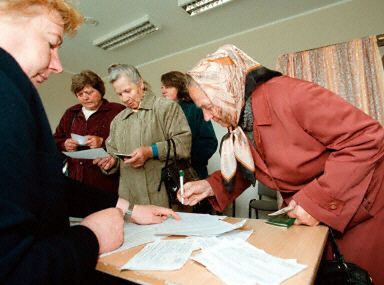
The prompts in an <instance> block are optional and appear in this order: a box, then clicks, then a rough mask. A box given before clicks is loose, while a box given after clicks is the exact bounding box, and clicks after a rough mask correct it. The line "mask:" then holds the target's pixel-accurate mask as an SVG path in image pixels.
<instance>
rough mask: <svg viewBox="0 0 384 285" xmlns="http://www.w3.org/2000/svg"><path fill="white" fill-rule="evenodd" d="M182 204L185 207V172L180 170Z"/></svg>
mask: <svg viewBox="0 0 384 285" xmlns="http://www.w3.org/2000/svg"><path fill="white" fill-rule="evenodd" d="M179 178H180V194H181V204H182V205H184V171H183V170H179Z"/></svg>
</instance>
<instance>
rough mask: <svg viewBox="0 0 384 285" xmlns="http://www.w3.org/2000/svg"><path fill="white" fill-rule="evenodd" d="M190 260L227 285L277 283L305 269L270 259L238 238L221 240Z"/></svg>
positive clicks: (294, 264) (283, 261) (301, 265)
mask: <svg viewBox="0 0 384 285" xmlns="http://www.w3.org/2000/svg"><path fill="white" fill-rule="evenodd" d="M191 259H193V260H195V261H197V262H199V263H201V264H203V265H204V266H205V267H206V268H207V269H208V270H209V271H211V272H212V273H213V274H215V275H216V276H217V277H218V278H220V279H221V280H222V281H223V282H225V283H226V284H229V285H238V284H242V285H247V284H259V285H264V284H268V285H271V284H280V283H282V282H283V281H284V280H286V279H288V278H290V277H292V276H293V275H295V274H297V273H298V272H300V271H301V270H303V269H304V268H306V267H307V266H306V265H303V264H299V263H297V262H296V260H292V259H283V258H279V257H275V256H272V255H270V254H268V253H266V252H265V251H263V250H260V249H257V248H256V247H254V246H252V245H250V244H249V243H247V242H245V241H243V240H239V239H236V240H227V239H221V240H219V242H218V243H217V244H216V245H214V246H212V247H208V248H205V249H203V250H202V253H201V254H199V255H197V256H193V257H191Z"/></svg>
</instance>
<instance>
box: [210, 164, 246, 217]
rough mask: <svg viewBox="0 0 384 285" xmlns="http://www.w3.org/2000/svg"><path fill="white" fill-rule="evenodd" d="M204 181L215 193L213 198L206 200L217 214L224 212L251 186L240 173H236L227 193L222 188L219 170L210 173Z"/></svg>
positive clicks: (222, 182)
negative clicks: (230, 188)
mask: <svg viewBox="0 0 384 285" xmlns="http://www.w3.org/2000/svg"><path fill="white" fill-rule="evenodd" d="M206 180H207V181H208V183H209V184H210V185H211V187H212V190H213V192H214V193H215V196H214V197H210V198H208V199H209V202H210V203H211V205H212V207H213V208H214V209H215V210H217V211H219V212H222V211H224V210H225V208H226V207H227V206H228V205H229V204H231V203H232V202H233V201H234V200H235V199H236V198H237V197H238V196H239V195H240V194H241V193H243V192H244V190H245V189H247V188H248V187H249V186H250V185H251V184H250V182H249V181H248V180H246V179H245V178H244V176H243V175H242V174H241V173H240V171H237V172H236V175H235V177H234V179H233V183H234V184H233V187H232V191H231V192H228V191H227V190H226V189H225V188H224V181H223V177H222V176H221V171H220V170H217V171H215V172H214V173H212V174H211V175H210V176H209V177H208V178H207V179H206Z"/></svg>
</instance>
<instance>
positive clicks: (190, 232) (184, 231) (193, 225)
mask: <svg viewBox="0 0 384 285" xmlns="http://www.w3.org/2000/svg"><path fill="white" fill-rule="evenodd" d="M178 214H179V215H180V217H181V220H174V219H167V220H166V221H164V222H163V223H161V224H159V227H158V229H157V234H158V235H179V236H216V235H220V234H222V233H225V232H229V231H232V230H235V229H238V228H241V227H242V226H243V225H244V224H245V223H246V220H242V221H241V222H239V223H236V224H230V223H227V222H224V221H221V220H220V217H219V216H211V215H207V214H193V213H178Z"/></svg>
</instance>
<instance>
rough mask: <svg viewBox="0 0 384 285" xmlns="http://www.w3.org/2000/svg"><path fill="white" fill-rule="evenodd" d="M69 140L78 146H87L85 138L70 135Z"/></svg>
mask: <svg viewBox="0 0 384 285" xmlns="http://www.w3.org/2000/svg"><path fill="white" fill-rule="evenodd" d="M71 139H73V140H74V141H76V142H77V143H78V144H79V145H86V144H87V136H81V135H78V134H74V133H71Z"/></svg>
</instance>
